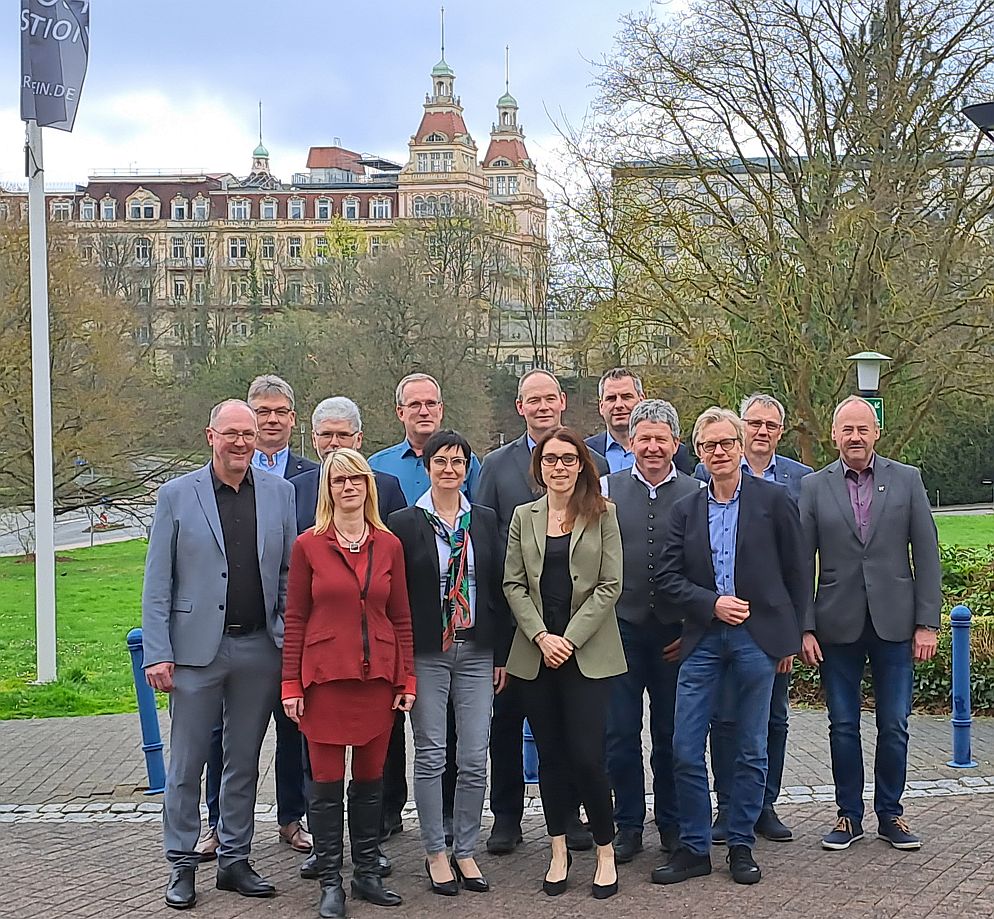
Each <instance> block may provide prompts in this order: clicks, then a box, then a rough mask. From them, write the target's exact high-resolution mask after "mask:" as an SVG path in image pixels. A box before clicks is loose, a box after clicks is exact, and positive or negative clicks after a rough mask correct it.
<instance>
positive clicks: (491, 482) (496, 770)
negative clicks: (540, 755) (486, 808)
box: [473, 370, 608, 855]
mask: <svg viewBox="0 0 994 919" xmlns="http://www.w3.org/2000/svg"><path fill="white" fill-rule="evenodd" d="M515 406H516V407H517V410H518V414H519V415H521V417H522V418H523V419H524V421H525V433H524V434H522V435H521V436H520V437H519V438H517V440H512V441H511V442H510V443H509V444H505V445H504V446H503V447H500V448H499V449H497V450H494V451H493V452H492V453H488V454H487V456H486V457H485V458H484V460H483V466H482V468H481V470H480V481H479V484H478V486H477V490H476V492H475V493H474V495H473V501H474V502H475V503H476V504H483V505H485V506H486V507H490V508H493V510H494V511H496V513H497V526H498V528H499V530H500V552H501V553H502V556H503V554H504V553H505V552H506V550H507V531H508V529H509V528H510V526H511V517H512V516H514V509H515V508H516V507H518V506H519V505H522V504H527V503H528V502H530V501H534V500H535V499H536V498H537V497H538V496H539V495H540V494H541V493H542V492H541V490H540V489H539V487H538V486H537V485H536V484H535V482H534V481H533V479H532V477H531V473H530V472H529V467H530V464H531V456H532V449H533V448H534V446H535V444H536V442H537V441H538V440H539V439H540V438H541V437H542V436H543V435H544V434H545V433H546V432H547V431H550V430H553V429H554V428H558V427H561V426H562V422H563V412H565V411H566V393H564V392H563V389H562V386H560V384H559V380H557V379H556V377H555V376H554V375H553V374H551V373H550V372H549V371H548V370H529V371H528V372H527V373H525V374H524V375H523V376H522V377H521V379H520V380H518V397H517V400H516V402H515ZM593 458H594V462H595V463H596V465H597V472H598V475H606V474H607V472H608V466H607V462H606V461H605V459H604V457H603V456H601V455H600V454H599V453H594V454H593ZM502 612H503V614H504V615H505V616H506V617H507V622H508V624H509V628H511V629H512V630H513V627H514V626H513V623H514V620H513V618H512V616H511V611H510V609H509V608H508V607H507V604H506V603H502ZM524 720H525V715H524V711H523V709H522V707H521V702H520V699H518V697H517V694H516V693H515V692H514V691H513V688H509V689H507V690H505V691H504V692H502V693H501V694H500V695H499V696H497V697H496V698H495V699H494V717H493V721H492V722H491V725H490V809H491V811H493V815H494V826H493V830H492V832H491V834H490V838H489V839H488V840H487V851H488V852H490V854H491V855H505V854H507V853H509V852H513V851H514V848H515V847H516V846H517V844H518V843H519V842H520V841H521V817H522V814H523V812H524V797H525V781H524V776H523V764H522V753H521V732H522V728H523V726H524ZM567 844H568V845H569V846H570V847H571V848H573V849H581V848H583V849H589V848H592V847H593V844H594V843H593V838H592V837H591V835H590V833H589V832H587V830H586V829H585V828H584V827H583V825H582V824H581V823H580V819H579V816H578V817H577V820H576V823H575V824H574V825H573V826H571V828H570V830H569V832H568V833H567Z"/></svg>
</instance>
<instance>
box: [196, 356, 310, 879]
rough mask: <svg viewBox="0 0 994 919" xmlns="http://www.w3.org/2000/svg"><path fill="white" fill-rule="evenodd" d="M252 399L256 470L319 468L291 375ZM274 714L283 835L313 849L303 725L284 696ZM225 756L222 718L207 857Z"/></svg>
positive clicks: (211, 774) (270, 381)
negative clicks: (297, 435)
mask: <svg viewBox="0 0 994 919" xmlns="http://www.w3.org/2000/svg"><path fill="white" fill-rule="evenodd" d="M246 401H247V402H248V404H249V407H250V408H251V409H252V411H253V412H255V417H256V422H257V424H258V428H259V433H258V437H257V438H256V441H255V452H254V453H253V455H252V468H253V469H257V470H259V471H261V472H265V473H267V474H271V475H277V476H279V477H281V478H284V479H289V480H291V481H292V480H293V479H294V478H295V477H296V476H298V475H300V474H301V473H304V472H307V471H308V470H309V469H317V468H318V465H317V463H315V462H314V461H313V460H309V459H306V458H305V457H301V456H297V455H296V454H295V453H294V452H293V451H292V450H291V449H290V436H291V435H292V433H293V426H294V424H296V421H297V414H296V412H295V411H294V398H293V388H292V387H291V386H290V384H289V383H287V381H286V380H284V379H282V378H281V377H278V376H275V375H274V374H265V375H263V376H258V377H256V378H255V379H254V380H253V381H252V382H251V384H249V388H248V397H247V399H246ZM273 719H274V720H275V722H276V820H277V823H278V824H279V837H280V839H281V840H282V841H283V842H285V843H287V844H288V845H289V846H290V847H291V848H293V849H295V850H296V851H297V852H310V851H311V846H312V844H313V840H312V839H311V834H310V833H308V832H307V829H306V828H305V826H304V824H303V817H304V815H305V813H306V812H307V795H306V789H305V787H304V764H303V747H302V738H301V736H300V730H299V728H298V727H297V725H296V724H294V723H293V722H292V721H291V720H290V719H289V718H287V716H286V712H284V711H283V705H282V703H281V702H280V701H279V699H277V700H276V706H275V708H274V709H273ZM222 758H223V751H222V749H221V722H220V720H219V721H218V723H217V724H216V725H215V726H214V731H213V734H212V742H211V752H210V757H209V758H208V760H207V781H206V784H205V788H206V797H207V829H206V830H205V831H204V833H203V835H202V836H201V837H200V842H198V843H197V851H198V852H199V853H200V856H201V858H202V859H203V860H204V861H207V860H209V859H212V858H215V857H216V855H217V847H218V835H217V822H218V816H219V814H220V806H219V803H218V801H219V798H220V796H221V764H222Z"/></svg>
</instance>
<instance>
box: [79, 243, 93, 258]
mask: <svg viewBox="0 0 994 919" xmlns="http://www.w3.org/2000/svg"><path fill="white" fill-rule="evenodd" d="M79 255H80V258H82V259H83V261H84V262H92V261H93V243H90V242H85V243H80V246H79Z"/></svg>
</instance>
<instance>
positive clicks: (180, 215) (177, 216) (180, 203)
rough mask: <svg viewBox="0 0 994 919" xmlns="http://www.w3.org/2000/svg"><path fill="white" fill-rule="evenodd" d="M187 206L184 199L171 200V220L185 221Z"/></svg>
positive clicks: (187, 211)
mask: <svg viewBox="0 0 994 919" xmlns="http://www.w3.org/2000/svg"><path fill="white" fill-rule="evenodd" d="M188 207H189V205H188V204H187V200H186V198H173V202H172V214H173V220H186V217H187V214H188V213H189V210H188Z"/></svg>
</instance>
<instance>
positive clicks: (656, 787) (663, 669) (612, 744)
mask: <svg viewBox="0 0 994 919" xmlns="http://www.w3.org/2000/svg"><path fill="white" fill-rule="evenodd" d="M618 626H619V627H620V629H621V643H622V645H623V646H624V649H625V659H626V660H627V662H628V672H627V673H624V674H622V675H621V676H617V677H615V678H614V681H613V682H614V685H613V687H612V689H611V707H610V709H609V710H608V718H607V734H606V739H607V769H608V774H609V775H610V778H611V785H612V786H613V788H614V820H615V823H617V825H618V829H619V830H635V831H637V832H639V833H641V832H642V828H643V825H644V824H645V772H644V770H643V767H642V711H643V697H644V695H645V693H646V691H648V693H649V732H650V734H651V736H652V752H651V755H650V760H649V762H650V764H651V766H652V793H653V796H654V798H655V802H656V803H655V814H656V826H657V827H658V828H659V831H660V832H663V831H664V830H667V829H669V828H670V827H675V826H677V825H678V823H679V817H678V814H677V807H676V788H675V787H674V784H673V709H674V706H675V705H676V683H677V676H678V675H679V672H680V664H679V662H678V661H674V662H672V663H670V662H668V661H664V660H663V648H665V647H666V645H668V644H670V643H671V642H673V641H675V640H676V639H678V638H679V637H680V633H681V632H682V631H683V629H682V627H681V625H680V624H679V623H676V624H675V625H662V624H661V623H659V622H658V621H657V620H655V619H650V620H649V621H647V622H646V623H645V624H643V625H635V624H633V623H631V622H627V621H626V620H624V619H619V620H618Z"/></svg>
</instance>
